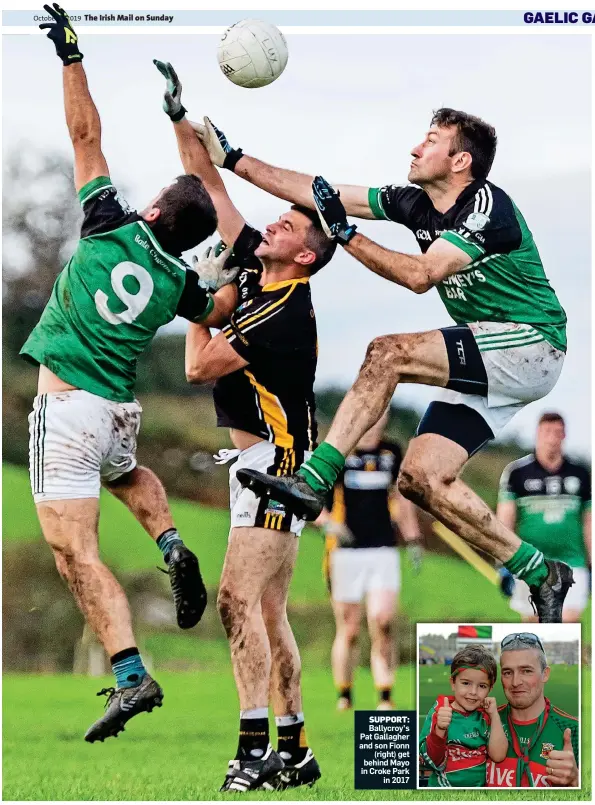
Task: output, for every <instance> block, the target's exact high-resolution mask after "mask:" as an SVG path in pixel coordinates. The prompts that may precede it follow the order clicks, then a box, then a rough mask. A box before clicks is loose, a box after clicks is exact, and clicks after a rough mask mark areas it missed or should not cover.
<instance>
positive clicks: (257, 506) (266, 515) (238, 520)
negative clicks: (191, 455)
mask: <svg viewBox="0 0 595 805" xmlns="http://www.w3.org/2000/svg"><path fill="white" fill-rule="evenodd" d="M222 452H223V451H222ZM230 452H231V451H230ZM233 452H234V453H235V451H233ZM304 455H305V458H308V457H309V456H310V453H305V454H304V453H300V454H299V455H298V453H297V451H295V450H289V449H285V448H282V447H276V446H275V445H274V444H271V443H270V442H257V444H254V445H252V447H249V448H248V449H247V450H242V451H241V452H240V453H239V454H238V460H237V461H236V462H235V464H233V465H232V466H231V468H230V470H229V508H230V509H231V527H232V528H240V527H242V526H250V527H256V528H271V529H274V530H276V531H291V532H292V533H293V534H295V535H296V536H298V537H299V535H300V534H301V533H302V529H303V528H304V525H305V524H306V521H305V520H299V519H298V518H297V517H295V516H294V515H290V514H289V513H288V512H287V510H286V508H285V506H284V505H282V504H281V503H277V502H275V501H270V500H268V499H267V498H265V497H263V498H259V497H256V495H255V494H254V492H252V491H251V490H250V489H246V488H245V487H243V486H242V485H241V484H240V482H239V481H238V479H237V478H236V473H237V471H238V470H239V469H240V468H249V469H252V470H259V471H260V472H266V473H269V474H273V475H275V474H279V475H289V474H290V473H292V472H294V470H297V469H298V467H299V466H300V465H301V464H302V463H303V461H304V460H305V459H304Z"/></svg>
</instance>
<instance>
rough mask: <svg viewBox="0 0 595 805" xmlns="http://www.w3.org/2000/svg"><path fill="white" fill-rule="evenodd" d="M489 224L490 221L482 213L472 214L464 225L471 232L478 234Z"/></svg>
mask: <svg viewBox="0 0 595 805" xmlns="http://www.w3.org/2000/svg"><path fill="white" fill-rule="evenodd" d="M489 223H490V219H489V218H488V216H487V215H484V213H483V212H472V213H471V215H469V216H468V218H467V220H466V221H465V223H464V226H466V227H467V229H469V230H470V231H471V232H479V231H480V230H481V229H484V228H485V227H486V226H487V225H488V224H489Z"/></svg>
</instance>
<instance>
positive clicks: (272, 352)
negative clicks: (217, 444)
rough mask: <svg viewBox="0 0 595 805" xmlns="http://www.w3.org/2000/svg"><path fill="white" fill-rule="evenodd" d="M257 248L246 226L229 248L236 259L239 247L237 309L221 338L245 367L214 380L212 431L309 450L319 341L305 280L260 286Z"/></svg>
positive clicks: (312, 437)
mask: <svg viewBox="0 0 595 805" xmlns="http://www.w3.org/2000/svg"><path fill="white" fill-rule="evenodd" d="M259 243H260V233H257V232H256V230H253V229H251V227H247V226H246V227H244V230H243V232H242V234H241V235H240V237H239V238H238V240H237V241H236V243H235V244H234V253H235V252H236V251H238V250H239V247H241V246H242V247H243V254H242V261H241V262H242V266H243V267H242V271H241V272H240V274H239V277H238V279H237V280H236V282H237V284H238V288H239V291H240V296H239V299H240V302H241V304H240V305H239V307H238V308H237V309H236V310H235V311H234V313H233V314H232V316H231V319H230V322H229V325H228V326H227V327H225V328H224V329H223V333H224V335H225V337H226V338H227V340H228V341H229V343H230V344H231V346H232V347H233V348H234V349H235V350H236V352H237V353H238V354H239V355H241V356H242V358H244V359H245V360H247V361H248V366H246V367H245V368H244V369H240V370H238V371H237V372H232V373H231V374H229V375H226V376H225V377H221V378H219V380H217V382H216V384H215V389H214V392H213V396H214V401H215V409H216V412H217V425H218V426H219V427H228V428H237V429H238V430H244V431H247V432H248V433H253V434H254V435H255V436H260V437H261V438H262V439H265V440H266V441H269V442H272V443H273V444H275V445H277V446H278V447H282V448H285V449H291V450H296V451H303V450H313V449H314V447H315V446H316V437H317V426H316V415H315V400H314V377H315V374H316V362H317V334H316V318H315V315H314V308H313V307H312V298H311V294H310V285H309V282H308V279H307V278H306V277H304V278H301V279H292V280H284V281H282V282H273V283H269V284H267V285H264V286H262V287H261V286H260V285H259V284H258V280H259V278H260V275H261V270H262V269H261V265H260V261H259V260H258V258H256V257H254V250H255V249H256V248H257V247H258V244H259ZM246 252H248V253H246ZM250 258H251V259H250Z"/></svg>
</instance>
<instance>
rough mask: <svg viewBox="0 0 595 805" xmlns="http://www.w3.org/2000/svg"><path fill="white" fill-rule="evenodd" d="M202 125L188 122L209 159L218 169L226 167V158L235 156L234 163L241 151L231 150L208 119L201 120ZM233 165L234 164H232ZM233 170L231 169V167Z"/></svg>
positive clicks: (222, 135)
mask: <svg viewBox="0 0 595 805" xmlns="http://www.w3.org/2000/svg"><path fill="white" fill-rule="evenodd" d="M203 120H204V125H203V124H202V123H194V122H193V121H192V120H190V121H189V123H190V125H191V126H192V128H193V129H194V131H195V132H196V136H197V137H198V139H199V140H200V141H201V143H202V144H203V145H204V147H205V148H206V149H207V153H208V155H209V159H210V160H211V162H212V163H213V165H216V166H217V167H218V168H223V167H228V165H227V164H225V160H226V157H228V156H230V157H231V156H232V155H235V158H236V159H235V161H236V162H237V159H239V157H240V156H241V153H242V149H241V148H240V149H237V150H235V149H233V148H232V147H231V146H230V144H229V143H228V141H227V137H226V136H225V134H224V133H223V132H222V131H220V130H219V129H218V128H217V127H216V126H214V125H213V124H212V123H211V121H210V120H209V118H208V117H205V118H203ZM234 165H235V162H234ZM230 167H231V166H230ZM231 169H232V170H233V167H231Z"/></svg>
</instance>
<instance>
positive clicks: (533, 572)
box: [504, 542, 548, 586]
mask: <svg viewBox="0 0 595 805" xmlns="http://www.w3.org/2000/svg"><path fill="white" fill-rule="evenodd" d="M504 567H505V568H506V569H507V570H510V572H511V573H512V574H513V575H514V576H516V577H517V579H522V580H523V581H524V582H526V583H527V584H529V585H537V586H538V585H540V584H542V583H543V582H544V581H545V580H546V578H547V575H548V569H547V565H546V563H545V559H544V557H543V554H542V553H541V551H538V550H537V548H534V547H533V545H529V543H528V542H521V545H520V547H519V549H518V551H517V552H516V553H515V555H514V556H512V557H511V558H510V559H509V560H508V562H504Z"/></svg>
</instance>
